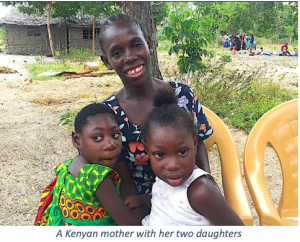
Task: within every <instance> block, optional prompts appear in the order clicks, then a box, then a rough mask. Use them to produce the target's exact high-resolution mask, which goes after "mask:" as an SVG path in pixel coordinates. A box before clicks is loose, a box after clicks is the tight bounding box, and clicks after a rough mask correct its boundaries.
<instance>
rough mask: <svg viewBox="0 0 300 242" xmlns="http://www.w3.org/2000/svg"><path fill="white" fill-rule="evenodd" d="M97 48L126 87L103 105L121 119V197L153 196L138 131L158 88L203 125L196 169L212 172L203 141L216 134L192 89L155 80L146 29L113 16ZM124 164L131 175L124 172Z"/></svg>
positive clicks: (151, 177) (118, 166)
mask: <svg viewBox="0 0 300 242" xmlns="http://www.w3.org/2000/svg"><path fill="white" fill-rule="evenodd" d="M99 43H100V47H101V51H102V54H101V59H102V61H103V62H104V64H105V65H106V67H107V68H108V69H110V70H112V69H114V70H115V71H116V73H117V74H118V76H119V77H120V79H121V81H122V83H123V85H124V86H123V87H122V88H121V89H120V90H119V91H118V92H117V93H116V94H113V95H111V96H110V97H108V98H107V99H105V100H104V101H103V102H102V103H104V104H106V105H108V106H110V107H111V108H112V109H113V110H114V111H115V113H116V114H117V117H118V124H119V127H120V129H121V132H122V135H123V152H122V154H121V155H120V158H119V161H118V162H117V164H116V165H115V167H114V168H115V170H116V171H117V172H119V174H120V176H121V178H122V180H123V182H122V184H121V196H122V197H123V198H125V197H127V196H129V195H135V194H151V190H152V184H153V183H154V181H155V174H154V173H153V171H152V169H151V166H150V162H149V156H148V154H147V153H146V151H145V148H144V147H143V144H142V143H141V131H140V128H141V126H142V125H143V123H144V120H145V118H146V116H147V115H148V113H149V112H150V111H151V110H152V109H153V108H154V106H153V96H154V95H155V93H156V92H157V90H160V89H167V90H173V91H174V92H175V94H176V96H177V98H178V104H177V105H178V106H180V107H182V108H184V109H186V110H187V111H190V112H192V113H193V115H194V119H195V122H197V123H198V126H199V131H198V144H197V156H196V164H197V165H198V166H199V167H200V168H202V169H203V170H205V171H207V172H210V169H209V164H208V156H207V151H206V148H205V146H204V143H203V140H204V139H206V138H208V137H209V136H210V135H211V134H212V129H211V127H210V125H209V124H208V122H207V119H206V116H205V114H204V113H203V110H202V107H201V105H200V104H199V103H198V100H197V98H196V97H195V96H194V94H193V92H192V91H191V90H190V88H189V87H188V86H186V85H183V84H181V83H175V82H164V81H162V80H159V79H156V78H152V77H151V69H150V55H151V53H152V52H153V50H152V49H151V47H150V46H151V39H150V38H149V37H148V36H147V35H146V34H145V31H144V28H143V26H142V25H141V24H140V23H139V22H138V21H137V20H136V19H134V18H132V17H130V16H128V15H124V14H117V15H112V16H110V17H109V18H108V19H107V20H106V21H105V22H104V24H103V27H102V29H101V33H100V37H99ZM178 128H179V127H178ZM126 165H127V166H128V168H129V171H130V174H128V172H126V170H127V169H125V168H126ZM132 180H133V181H134V182H132Z"/></svg>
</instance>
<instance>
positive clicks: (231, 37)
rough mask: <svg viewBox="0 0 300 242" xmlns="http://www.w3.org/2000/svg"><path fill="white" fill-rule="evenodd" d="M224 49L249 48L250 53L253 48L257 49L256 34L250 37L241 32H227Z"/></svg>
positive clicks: (223, 39)
mask: <svg viewBox="0 0 300 242" xmlns="http://www.w3.org/2000/svg"><path fill="white" fill-rule="evenodd" d="M222 43H223V51H224V50H227V48H230V50H231V51H232V50H236V51H239V50H246V49H249V51H250V53H251V52H252V49H255V50H256V44H255V42H254V35H253V34H251V36H250V38H249V36H248V35H246V34H243V33H240V34H231V33H229V34H225V35H224V36H223V38H222Z"/></svg>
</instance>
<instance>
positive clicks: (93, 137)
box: [92, 135, 102, 141]
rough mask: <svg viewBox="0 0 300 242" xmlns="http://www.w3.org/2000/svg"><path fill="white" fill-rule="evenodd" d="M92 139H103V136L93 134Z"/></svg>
mask: <svg viewBox="0 0 300 242" xmlns="http://www.w3.org/2000/svg"><path fill="white" fill-rule="evenodd" d="M92 139H93V140H94V141H100V140H102V136H100V135H93V136H92Z"/></svg>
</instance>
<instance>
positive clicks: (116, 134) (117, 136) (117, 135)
mask: <svg viewBox="0 0 300 242" xmlns="http://www.w3.org/2000/svg"><path fill="white" fill-rule="evenodd" d="M120 136H121V134H120V132H116V133H113V134H112V137H113V138H119V137H120Z"/></svg>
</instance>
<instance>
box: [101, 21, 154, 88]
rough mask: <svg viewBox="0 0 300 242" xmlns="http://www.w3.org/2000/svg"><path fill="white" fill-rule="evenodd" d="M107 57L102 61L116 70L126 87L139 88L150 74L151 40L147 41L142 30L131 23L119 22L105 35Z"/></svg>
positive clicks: (104, 46) (108, 29) (109, 67)
mask: <svg viewBox="0 0 300 242" xmlns="http://www.w3.org/2000/svg"><path fill="white" fill-rule="evenodd" d="M103 48H104V50H105V52H106V55H105V56H101V59H102V61H103V62H104V64H105V65H106V67H107V68H108V69H114V70H115V71H116V73H117V74H118V75H119V77H120V78H121V80H122V82H123V83H124V85H133V86H138V85H140V84H142V83H144V82H145V80H147V79H148V78H149V77H150V78H151V72H150V40H145V37H144V35H143V33H142V31H141V29H140V28H139V27H138V26H137V25H136V24H135V23H132V22H130V21H127V20H124V21H117V22H114V23H113V24H112V25H110V26H109V27H108V28H107V29H105V31H104V34H103Z"/></svg>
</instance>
